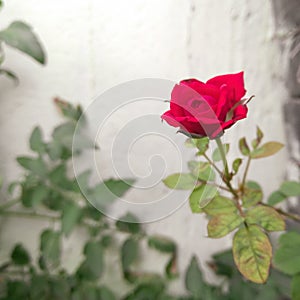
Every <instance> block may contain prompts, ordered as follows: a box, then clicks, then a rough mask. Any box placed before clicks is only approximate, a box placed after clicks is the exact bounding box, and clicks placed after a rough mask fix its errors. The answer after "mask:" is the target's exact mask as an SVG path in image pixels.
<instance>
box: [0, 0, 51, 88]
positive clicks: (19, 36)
mask: <svg viewBox="0 0 300 300" xmlns="http://www.w3.org/2000/svg"><path fill="white" fill-rule="evenodd" d="M2 5H3V2H2V1H0V9H1V8H2ZM3 44H6V45H8V46H10V47H12V48H15V49H17V50H19V51H21V52H23V53H25V54H26V55H28V56H30V57H32V58H33V59H34V60H36V61H37V62H39V63H41V64H45V63H46V54H45V52H44V50H43V47H42V45H41V43H40V41H39V39H38V37H37V36H36V34H35V33H34V32H33V30H32V28H31V27H30V26H29V25H28V24H26V23H24V22H22V21H14V22H12V23H11V24H10V25H9V26H8V27H7V28H5V29H3V30H1V31H0V66H1V65H2V64H3V62H4V60H5V54H4V50H3V47H2V46H3ZM0 74H1V75H5V76H7V77H8V78H10V79H12V80H14V81H15V83H18V82H19V80H18V77H17V75H16V74H15V73H14V72H12V71H11V70H8V69H6V68H2V67H1V68H0Z"/></svg>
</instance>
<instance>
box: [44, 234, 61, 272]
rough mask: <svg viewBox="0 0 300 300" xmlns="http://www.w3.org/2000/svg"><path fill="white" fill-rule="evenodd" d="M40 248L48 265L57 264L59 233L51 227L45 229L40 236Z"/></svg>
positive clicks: (59, 251) (59, 249)
mask: <svg viewBox="0 0 300 300" xmlns="http://www.w3.org/2000/svg"><path fill="white" fill-rule="evenodd" d="M40 250H41V254H42V256H43V258H44V260H45V261H46V262H47V263H49V264H50V265H55V266H56V265H58V263H59V261H60V253H61V235H60V233H59V232H57V231H53V230H52V229H46V230H44V231H43V232H42V234H41V236H40Z"/></svg>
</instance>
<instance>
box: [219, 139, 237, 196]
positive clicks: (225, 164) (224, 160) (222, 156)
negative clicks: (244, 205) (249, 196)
mask: <svg viewBox="0 0 300 300" xmlns="http://www.w3.org/2000/svg"><path fill="white" fill-rule="evenodd" d="M216 142H217V146H218V148H219V151H220V155H221V159H222V162H223V165H224V176H221V177H222V180H223V181H224V183H225V184H226V185H227V186H228V188H229V190H230V192H231V193H232V194H233V195H234V197H235V198H236V199H238V198H239V195H238V194H237V192H236V191H235V190H234V189H233V187H232V185H231V183H230V176H229V170H228V164H227V159H226V154H225V151H224V147H223V144H222V141H221V139H220V138H216ZM222 175H223V174H222ZM224 177H225V178H224Z"/></svg>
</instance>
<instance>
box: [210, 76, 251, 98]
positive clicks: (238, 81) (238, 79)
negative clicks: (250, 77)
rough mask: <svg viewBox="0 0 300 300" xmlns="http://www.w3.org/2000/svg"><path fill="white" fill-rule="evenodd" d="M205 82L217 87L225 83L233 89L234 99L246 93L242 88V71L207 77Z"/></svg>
mask: <svg viewBox="0 0 300 300" xmlns="http://www.w3.org/2000/svg"><path fill="white" fill-rule="evenodd" d="M207 84H211V85H215V86H217V87H221V86H222V85H224V84H226V85H227V86H228V87H229V88H231V89H233V91H234V100H240V99H241V98H242V97H243V96H244V95H245V94H246V90H245V88H244V72H240V73H236V74H226V75H220V76H216V77H214V78H211V79H209V80H208V81H207Z"/></svg>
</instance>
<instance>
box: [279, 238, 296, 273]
mask: <svg viewBox="0 0 300 300" xmlns="http://www.w3.org/2000/svg"><path fill="white" fill-rule="evenodd" d="M299 249H300V234H299V233H297V232H288V233H285V234H282V235H281V236H280V238H279V247H278V249H277V251H276V253H275V256H274V264H275V266H276V267H277V268H278V269H279V270H280V271H282V272H284V273H286V274H288V275H296V274H297V273H300V251H299Z"/></svg>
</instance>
